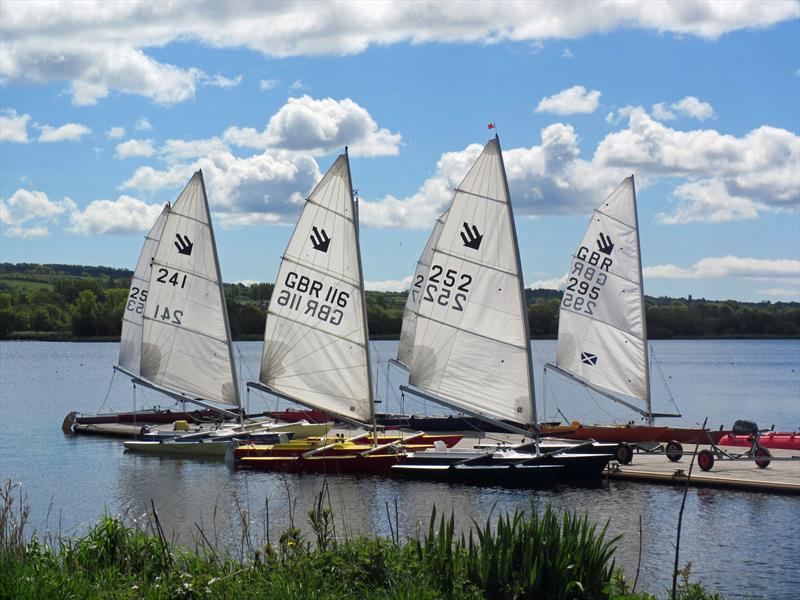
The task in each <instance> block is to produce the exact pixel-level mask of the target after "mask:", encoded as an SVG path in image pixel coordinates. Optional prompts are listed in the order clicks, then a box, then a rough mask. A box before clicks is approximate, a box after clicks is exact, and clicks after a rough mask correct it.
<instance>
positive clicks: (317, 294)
mask: <svg viewBox="0 0 800 600" xmlns="http://www.w3.org/2000/svg"><path fill="white" fill-rule="evenodd" d="M368 340H369V334H368V330H367V322H366V311H365V304H364V284H363V277H362V272H361V257H360V253H359V240H358V216H357V212H356V205H355V202H354V200H353V186H352V182H351V178H350V163H349V160H348V157H347V154H346V153H345V154H342V155H341V156H339V157H338V158H337V159H336V162H334V164H333V166H332V167H331V168H330V169H329V170H328V172H327V173H326V174H325V176H324V177H323V178H322V180H321V181H320V182H319V184H318V185H317V187H316V188H314V191H312V192H311V195H310V196H309V197H308V199H307V201H306V203H305V206H304V207H303V212H302V214H301V215H300V219H299V221H298V223H297V226H296V227H295V230H294V233H293V235H292V238H291V240H290V241H289V245H288V247H287V248H286V252H285V254H284V255H283V260H282V261H281V266H280V270H279V272H278V278H277V280H276V283H275V288H274V289H273V291H272V298H271V300H270V303H269V308H268V310H267V323H266V328H265V332H264V353H263V355H262V358H261V374H260V377H259V380H260V382H261V384H263V385H264V386H266V387H267V388H269V391H273V392H276V393H278V394H281V395H283V396H286V397H288V398H290V399H293V400H296V401H298V402H300V403H302V404H305V405H308V406H312V407H314V408H319V409H321V410H324V411H326V412H328V413H331V414H336V415H339V416H343V417H345V418H346V419H349V420H354V421H360V422H364V423H366V422H370V421H372V418H373V414H374V406H373V397H372V384H371V374H370V370H369V345H368Z"/></svg>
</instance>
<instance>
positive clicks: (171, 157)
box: [158, 137, 229, 162]
mask: <svg viewBox="0 0 800 600" xmlns="http://www.w3.org/2000/svg"><path fill="white" fill-rule="evenodd" d="M227 151H229V148H228V145H227V144H226V143H225V142H223V141H222V140H221V139H220V138H218V137H213V138H208V139H205V140H167V141H166V142H164V145H163V146H161V148H160V149H159V150H158V154H159V156H160V157H161V158H163V159H164V160H166V161H167V162H176V161H181V160H188V159H192V158H199V157H201V156H206V155H209V154H211V153H212V152H227Z"/></svg>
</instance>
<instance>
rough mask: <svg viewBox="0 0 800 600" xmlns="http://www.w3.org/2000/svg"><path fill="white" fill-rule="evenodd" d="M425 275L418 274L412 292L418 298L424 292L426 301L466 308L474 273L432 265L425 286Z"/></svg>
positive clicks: (460, 309) (457, 308)
mask: <svg viewBox="0 0 800 600" xmlns="http://www.w3.org/2000/svg"><path fill="white" fill-rule="evenodd" d="M424 278H425V277H424V275H417V277H416V279H415V280H414V285H413V286H412V288H411V292H412V294H413V296H414V298H415V299H416V298H417V297H418V295H419V294H420V293H421V294H422V300H423V301H424V302H435V303H436V304H438V305H439V306H449V307H451V308H452V309H453V310H459V311H463V310H464V304H465V302H466V301H467V294H468V293H469V290H470V285H471V284H472V275H469V274H468V273H459V272H458V271H456V270H455V269H447V270H446V271H445V269H444V267H442V266H440V265H431V270H430V271H429V272H428V281H427V282H426V283H425V285H424V287H423V280H424Z"/></svg>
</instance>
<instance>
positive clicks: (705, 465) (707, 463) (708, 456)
mask: <svg viewBox="0 0 800 600" xmlns="http://www.w3.org/2000/svg"><path fill="white" fill-rule="evenodd" d="M697 464H698V465H700V468H701V469H703V471H710V470H711V469H712V468H713V467H714V455H713V454H712V453H711V450H700V454H698V455H697Z"/></svg>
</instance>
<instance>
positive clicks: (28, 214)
mask: <svg viewBox="0 0 800 600" xmlns="http://www.w3.org/2000/svg"><path fill="white" fill-rule="evenodd" d="M73 210H75V203H74V202H73V201H72V200H70V199H69V198H64V199H63V200H61V201H58V202H54V201H52V200H50V199H49V198H48V197H47V194H45V193H44V192H39V191H31V190H26V189H24V188H20V189H18V190H17V191H16V192H14V194H13V195H12V196H11V197H10V198H9V199H8V200H4V199H2V198H0V223H3V224H5V225H10V227H7V228H6V230H5V231H4V232H3V235H7V236H9V237H18V238H22V239H32V238H39V237H44V236H46V235H48V233H49V231H48V229H47V226H46V225H44V224H43V223H42V222H48V221H54V220H56V219H57V218H58V217H60V216H61V215H62V214H63V213H65V212H67V213H68V212H71V211H73ZM32 221H38V223H34V224H31V222H32Z"/></svg>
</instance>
